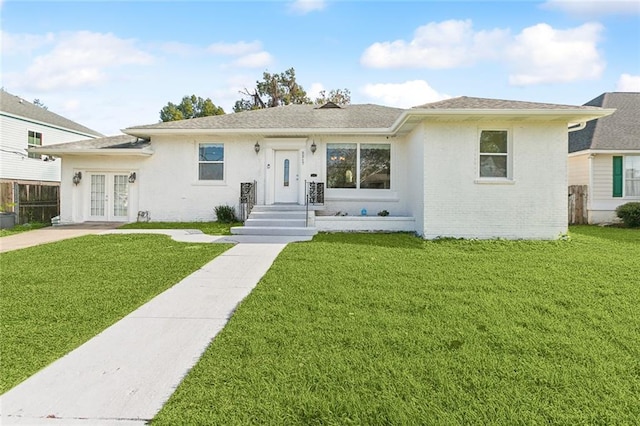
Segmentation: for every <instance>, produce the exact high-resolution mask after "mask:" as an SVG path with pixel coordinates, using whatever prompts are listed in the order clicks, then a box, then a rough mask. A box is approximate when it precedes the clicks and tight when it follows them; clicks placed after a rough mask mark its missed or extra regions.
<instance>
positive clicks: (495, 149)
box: [480, 130, 507, 154]
mask: <svg viewBox="0 0 640 426" xmlns="http://www.w3.org/2000/svg"><path fill="white" fill-rule="evenodd" d="M480 152H481V153H491V154H492V153H502V154H506V153H507V131H506V130H483V131H482V133H481V134H480Z"/></svg>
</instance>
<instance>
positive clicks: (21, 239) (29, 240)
mask: <svg viewBox="0 0 640 426" xmlns="http://www.w3.org/2000/svg"><path fill="white" fill-rule="evenodd" d="M120 225H121V224H120V223H106V222H105V223H103V222H98V223H95V224H89V225H84V224H83V225H69V226H49V227H46V228H41V229H34V230H32V231H27V232H21V233H19V234H14V235H8V236H6V237H2V238H0V253H3V252H6V251H11V250H19V249H23V248H27V247H33V246H37V245H40V244H47V243H52V242H55V241H60V240H66V239H69V238H76V237H82V236H84V235H91V234H100V233H102V232H104V231H105V229H113V228H115V227H117V226H120Z"/></svg>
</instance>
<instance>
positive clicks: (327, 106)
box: [318, 102, 342, 109]
mask: <svg viewBox="0 0 640 426" xmlns="http://www.w3.org/2000/svg"><path fill="white" fill-rule="evenodd" d="M324 108H342V107H341V106H340V105H338V104H335V103H333V102H327V103H326V104H324V105H322V106H320V107H318V109H324Z"/></svg>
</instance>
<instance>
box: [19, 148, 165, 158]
mask: <svg viewBox="0 0 640 426" xmlns="http://www.w3.org/2000/svg"><path fill="white" fill-rule="evenodd" d="M27 151H28V152H33V153H36V154H46V155H53V156H56V157H60V156H62V155H118V156H142V157H148V156H150V155H153V150H152V149H151V148H149V147H145V148H81V149H79V148H66V149H64V148H63V149H55V148H47V147H41V148H29V149H28V150H27Z"/></svg>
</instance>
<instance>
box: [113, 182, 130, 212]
mask: <svg viewBox="0 0 640 426" xmlns="http://www.w3.org/2000/svg"><path fill="white" fill-rule="evenodd" d="M128 182H129V176H127V175H115V176H114V177H113V215H114V216H126V215H127V214H128V211H127V205H128V203H129V184H128Z"/></svg>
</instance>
